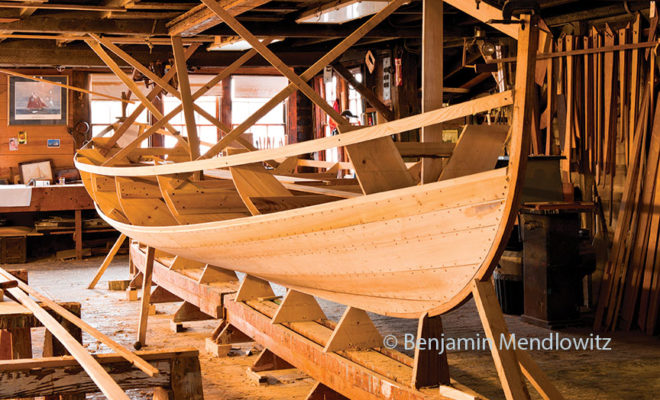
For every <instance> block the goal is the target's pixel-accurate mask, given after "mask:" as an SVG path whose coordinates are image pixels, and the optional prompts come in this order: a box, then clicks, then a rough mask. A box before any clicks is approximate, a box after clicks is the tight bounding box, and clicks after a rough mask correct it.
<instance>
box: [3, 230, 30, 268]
mask: <svg viewBox="0 0 660 400" xmlns="http://www.w3.org/2000/svg"><path fill="white" fill-rule="evenodd" d="M26 247H27V246H26V237H25V236H15V237H1V238H0V263H3V264H22V263H24V262H25V260H26V256H27V251H26Z"/></svg>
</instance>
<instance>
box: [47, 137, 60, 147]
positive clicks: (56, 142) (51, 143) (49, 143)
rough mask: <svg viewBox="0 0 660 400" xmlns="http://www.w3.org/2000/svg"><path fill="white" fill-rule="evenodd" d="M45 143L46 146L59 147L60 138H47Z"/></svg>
mask: <svg viewBox="0 0 660 400" xmlns="http://www.w3.org/2000/svg"><path fill="white" fill-rule="evenodd" d="M46 145H47V146H48V148H59V147H60V139H48V141H47V142H46Z"/></svg>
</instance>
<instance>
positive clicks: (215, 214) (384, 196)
mask: <svg viewBox="0 0 660 400" xmlns="http://www.w3.org/2000/svg"><path fill="white" fill-rule="evenodd" d="M530 30H532V31H534V30H533V29H530ZM535 40H536V39H535V37H534V35H533V34H531V35H529V37H527V39H526V40H520V38H519V40H518V55H517V63H516V64H517V68H516V78H515V79H516V82H515V87H514V89H513V90H509V91H504V92H499V93H496V94H492V95H488V96H484V97H479V98H476V99H473V100H469V101H467V102H464V103H460V104H455V105H450V106H446V107H442V108H438V109H436V110H432V111H427V112H423V113H421V114H418V115H414V116H410V117H406V118H402V119H398V120H394V121H390V122H387V123H382V124H377V125H374V126H369V127H347V126H343V127H342V126H340V131H341V133H340V134H338V135H335V136H329V137H324V138H321V139H315V140H311V141H305V142H300V143H294V144H290V145H287V146H284V147H279V148H273V149H265V150H257V149H254V148H253V146H251V143H249V142H246V141H245V140H241V137H240V133H241V132H240V131H239V132H238V134H233V133H235V132H233V131H232V132H230V134H228V135H226V136H225V137H223V138H222V140H220V141H219V142H218V143H217V144H216V145H214V146H213V147H212V148H211V150H212V151H211V153H208V152H207V154H206V155H197V154H194V152H191V144H192V140H187V139H186V138H183V137H181V136H180V135H179V136H176V137H177V140H178V145H177V146H175V147H174V148H139V147H137V145H136V143H140V142H141V141H142V140H143V138H144V136H141V135H142V134H143V132H144V129H145V128H144V127H141V128H140V132H139V134H138V136H137V137H136V138H135V140H133V141H132V142H131V143H133V145H132V146H130V145H129V146H124V147H120V146H119V145H117V143H116V141H112V140H109V139H108V138H105V137H98V138H95V139H94V140H92V141H90V142H89V143H88V144H87V145H86V146H84V148H82V149H81V150H79V151H78V153H77V154H76V156H75V164H76V167H77V168H78V169H79V170H80V172H81V176H82V179H83V182H84V184H85V187H86V189H87V191H88V192H89V194H90V196H91V197H92V198H93V200H94V202H95V204H96V208H97V211H98V213H99V215H100V216H101V217H102V218H103V219H104V220H105V221H107V222H108V223H109V224H110V225H111V226H113V227H114V228H116V229H117V230H118V231H120V232H121V233H123V234H125V235H126V236H128V237H130V238H131V239H133V240H134V241H136V242H139V243H141V244H144V245H147V246H150V247H153V248H156V249H158V251H160V252H164V253H167V254H171V255H174V256H178V257H183V258H186V259H189V260H194V261H196V262H200V263H205V264H208V265H214V266H216V267H218V268H221V269H226V270H233V271H239V272H242V273H245V274H247V275H249V276H254V277H257V278H260V279H263V280H265V281H269V282H273V283H276V284H279V285H282V286H285V287H287V288H289V289H292V290H296V291H299V292H302V293H306V294H309V295H313V296H317V297H320V298H324V299H327V300H330V301H334V302H337V303H341V304H345V305H348V306H352V307H356V308H359V309H363V310H366V311H370V312H375V313H378V314H383V315H389V316H395V317H403V318H418V317H419V316H420V315H424V314H427V315H429V316H434V315H439V314H442V313H445V312H447V311H449V310H451V309H453V308H455V307H457V306H459V305H460V304H462V303H463V302H464V301H465V300H466V299H468V298H469V296H470V292H471V289H470V285H471V283H472V282H473V281H474V280H475V279H478V280H485V279H488V278H489V277H490V274H491V273H492V271H493V269H494V267H495V266H496V265H497V263H498V260H499V257H500V256H501V253H502V252H503V250H504V247H505V244H506V241H507V240H508V236H509V235H510V232H511V230H512V227H513V225H514V223H515V218H516V215H517V211H518V207H519V203H520V196H519V195H520V192H521V186H522V179H523V176H524V171H525V165H526V158H527V153H528V150H529V139H528V133H529V129H530V120H531V113H530V104H531V102H530V98H531V97H530V96H531V87H532V85H533V66H534V62H535V58H534V56H535V52H536V43H535ZM496 109H504V110H508V112H509V113H508V115H509V116H510V118H509V124H508V125H467V126H466V127H465V128H464V129H463V132H462V134H461V136H460V138H459V140H458V142H457V143H456V145H455V147H454V149H453V152H452V155H451V157H450V158H449V160H448V161H447V162H446V165H445V167H444V169H443V170H442V173H441V174H440V175H439V179H437V180H433V181H431V182H428V181H424V180H422V179H421V178H420V176H421V174H420V168H421V165H422V164H421V162H422V161H420V162H418V163H415V164H413V165H412V166H410V165H407V164H406V163H405V162H404V159H403V157H402V152H401V151H400V148H401V146H397V143H395V142H394V141H393V136H394V135H396V134H398V133H401V132H406V131H410V130H415V129H420V128H425V127H429V126H433V125H437V124H439V123H442V122H446V121H451V120H455V119H457V118H461V117H465V116H469V115H474V114H478V113H483V112H488V111H490V110H496ZM148 129H152V130H153V129H158V127H156V128H154V127H150V128H148ZM161 132H164V133H167V134H171V133H170V132H167V131H166V130H161ZM115 133H116V131H115ZM114 136H116V135H113V137H114ZM240 147H244V148H242V149H241V148H240ZM336 147H344V148H345V149H346V151H347V153H348V155H349V158H350V161H351V163H350V164H348V163H343V164H336V165H335V164H331V163H322V162H314V161H310V160H304V159H299V158H298V157H300V156H303V155H308V154H312V153H315V152H320V151H323V150H327V149H331V148H336ZM502 154H506V155H508V165H506V166H505V167H502V168H498V169H495V164H496V161H497V158H498V156H500V155H502ZM191 155H192V156H191ZM297 165H307V166H309V165H313V166H317V167H320V168H319V170H320V171H321V172H315V173H296V172H295V171H296V168H295V167H296V166H297ZM337 169H341V170H346V169H350V170H353V171H354V175H355V176H354V177H350V178H338V177H337V176H338V175H337ZM323 170H324V171H323Z"/></svg>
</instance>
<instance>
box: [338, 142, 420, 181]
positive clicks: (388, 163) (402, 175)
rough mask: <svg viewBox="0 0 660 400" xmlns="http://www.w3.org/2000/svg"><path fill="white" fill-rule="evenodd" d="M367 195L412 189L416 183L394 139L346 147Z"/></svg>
mask: <svg viewBox="0 0 660 400" xmlns="http://www.w3.org/2000/svg"><path fill="white" fill-rule="evenodd" d="M346 151H347V152H348V156H349V158H350V159H351V163H353V166H354V167H355V174H356V175H357V179H358V181H359V182H360V187H361V188H362V192H363V193H364V194H370V193H378V192H384V191H387V190H393V189H400V188H404V187H408V186H412V185H413V184H414V181H413V179H412V176H411V175H410V173H408V169H407V168H406V165H405V163H404V162H403V158H401V155H400V154H399V152H398V151H397V150H396V147H395V146H394V142H393V141H392V138H390V137H382V138H379V139H374V140H371V141H368V142H364V143H358V144H352V145H348V146H346Z"/></svg>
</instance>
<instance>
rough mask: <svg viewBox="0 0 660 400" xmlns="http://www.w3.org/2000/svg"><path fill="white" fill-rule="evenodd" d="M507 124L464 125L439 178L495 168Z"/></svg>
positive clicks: (507, 130)
mask: <svg viewBox="0 0 660 400" xmlns="http://www.w3.org/2000/svg"><path fill="white" fill-rule="evenodd" d="M508 132H509V127H508V126H507V125H466V126H465V128H463V132H461V136H460V137H459V138H458V142H457V143H456V147H455V148H454V152H453V154H452V156H451V158H450V159H449V162H448V163H447V166H446V167H445V168H444V169H443V171H442V173H441V174H440V179H439V180H441V181H442V180H445V179H452V178H457V177H460V176H466V175H471V174H476V173H478V172H484V171H488V170H491V169H493V168H495V164H497V158H498V157H499V156H500V155H502V153H503V151H504V141H505V140H506V137H507V133H508Z"/></svg>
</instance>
